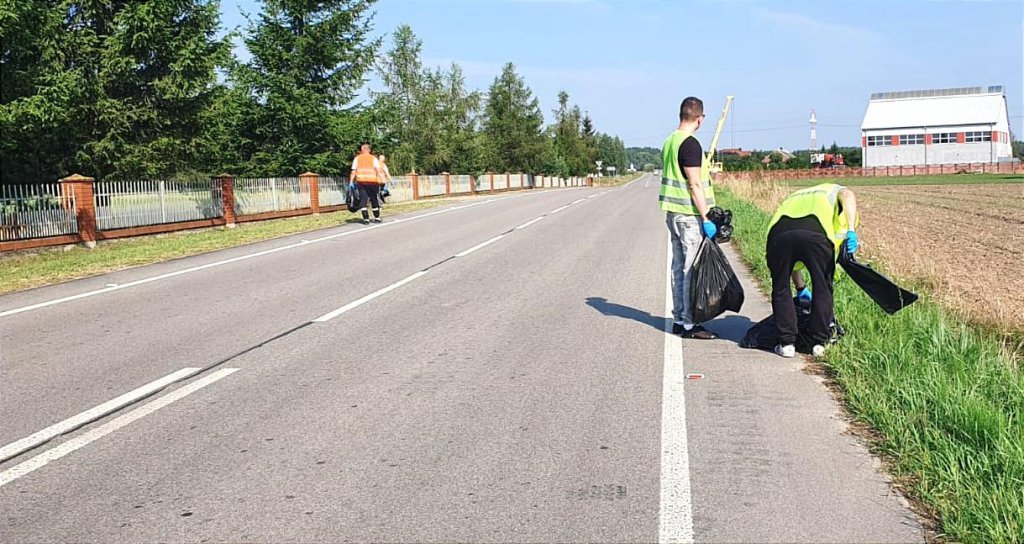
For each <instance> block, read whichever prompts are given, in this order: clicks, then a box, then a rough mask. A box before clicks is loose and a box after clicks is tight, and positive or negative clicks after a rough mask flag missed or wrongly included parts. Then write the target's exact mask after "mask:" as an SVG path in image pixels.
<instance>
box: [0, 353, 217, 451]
mask: <svg viewBox="0 0 1024 544" xmlns="http://www.w3.org/2000/svg"><path fill="white" fill-rule="evenodd" d="M201 370H202V369H201V368H183V369H181V370H179V371H177V372H173V373H171V374H168V375H166V376H164V377H163V378H160V379H158V380H154V381H152V382H149V383H147V384H146V385H143V386H142V387H139V388H137V389H135V390H133V391H129V392H128V393H125V394H123V395H121V396H120V397H117V398H115V399H112V400H108V401H107V402H104V403H103V404H100V405H98V406H95V407H93V408H90V409H88V410H86V411H84V412H82V413H80V414H78V415H74V416H71V417H69V418H67V419H65V420H64V421H61V422H59V423H55V424H53V425H50V426H49V427H47V428H45V429H43V430H41V431H39V432H37V433H33V434H31V435H29V436H26V437H25V438H22V439H21V440H18V441H16V442H11V443H10V444H7V445H6V446H4V447H2V448H0V463H2V462H4V461H7V460H8V459H10V458H12V457H14V456H16V455H19V454H21V453H22V452H25V451H28V450H30V449H32V448H34V447H36V446H38V445H39V444H42V443H44V442H46V441H47V440H50V439H52V438H53V437H55V436H59V435H62V434H64V433H66V432H68V431H70V430H72V429H77V428H78V427H81V426H82V425H85V424H86V423H89V422H91V421H96V420H97V419H99V418H101V417H103V416H105V415H107V414H109V413H111V412H116V411H117V410H120V409H121V408H122V407H124V406H127V405H129V404H131V403H133V402H135V401H137V400H139V399H141V398H144V397H146V396H149V395H151V394H153V393H155V392H157V391H159V390H161V389H163V388H164V387H167V386H168V385H170V384H172V383H174V382H177V381H181V380H183V379H185V378H187V377H189V376H192V375H194V374H196V373H198V372H199V371H201Z"/></svg>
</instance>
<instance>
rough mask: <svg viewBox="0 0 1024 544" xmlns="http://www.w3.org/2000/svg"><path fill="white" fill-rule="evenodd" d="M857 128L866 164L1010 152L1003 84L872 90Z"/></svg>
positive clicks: (977, 159) (989, 158)
mask: <svg viewBox="0 0 1024 544" xmlns="http://www.w3.org/2000/svg"><path fill="white" fill-rule="evenodd" d="M860 128H861V144H860V145H861V147H862V149H863V152H864V166H865V167H866V168H870V167H872V166H911V165H927V164H954V163H972V162H974V163H981V162H1004V161H1010V160H1012V156H1013V153H1012V150H1011V147H1010V119H1009V115H1008V113H1007V109H1006V95H1005V94H1004V93H1003V87H1002V86H990V87H965V88H961V89H936V90H930V91H898V92H888V93H874V94H872V95H871V101H870V102H869V103H868V110H867V112H866V113H865V114H864V122H863V123H861V127H860Z"/></svg>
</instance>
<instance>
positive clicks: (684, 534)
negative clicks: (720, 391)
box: [658, 238, 693, 542]
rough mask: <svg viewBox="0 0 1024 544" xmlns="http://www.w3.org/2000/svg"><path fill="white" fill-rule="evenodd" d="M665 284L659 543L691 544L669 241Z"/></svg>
mask: <svg viewBox="0 0 1024 544" xmlns="http://www.w3.org/2000/svg"><path fill="white" fill-rule="evenodd" d="M667 268H668V274H667V276H668V284H667V286H666V289H665V312H666V313H667V314H668V317H667V318H666V319H665V367H664V370H663V373H662V376H663V378H662V379H663V382H662V398H661V508H660V512H659V514H658V541H659V542H693V506H692V502H691V496H690V453H689V450H688V445H687V440H686V397H685V395H684V391H683V384H684V383H686V373H685V372H684V371H683V340H682V338H680V337H679V336H676V335H674V334H672V323H673V321H674V319H673V317H672V307H673V304H672V240H671V238H670V239H669V242H668V267H667Z"/></svg>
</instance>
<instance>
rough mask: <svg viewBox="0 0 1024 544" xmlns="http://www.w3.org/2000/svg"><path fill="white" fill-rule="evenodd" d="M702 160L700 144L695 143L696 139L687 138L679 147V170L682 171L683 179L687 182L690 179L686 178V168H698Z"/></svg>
mask: <svg viewBox="0 0 1024 544" xmlns="http://www.w3.org/2000/svg"><path fill="white" fill-rule="evenodd" d="M703 158H704V151H703V150H702V149H701V148H700V142H698V141H697V138H693V137H690V138H687V139H686V140H685V141H684V142H683V145H680V146H679V158H678V159H679V169H680V170H682V171H683V177H684V178H686V180H687V181H689V180H690V178H688V177H686V167H697V168H700V164H701V161H702V160H703Z"/></svg>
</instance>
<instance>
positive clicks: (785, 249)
mask: <svg viewBox="0 0 1024 544" xmlns="http://www.w3.org/2000/svg"><path fill="white" fill-rule="evenodd" d="M783 220H785V218H783ZM780 224H781V222H780V223H778V224H776V225H775V226H774V227H772V230H771V231H770V232H769V233H768V246H767V248H766V252H765V254H766V257H767V261H768V269H769V270H770V271H771V273H772V313H774V314H775V322H776V324H777V325H778V327H779V337H780V342H781V343H782V344H795V343H796V338H797V334H798V332H799V331H798V329H797V324H796V307H795V306H793V292H792V291H791V290H790V288H789V285H790V278H791V274H792V273H793V266H794V265H795V264H796V262H797V261H800V262H802V263H804V265H805V266H806V267H807V271H808V272H809V273H810V275H811V282H812V284H811V330H810V333H811V337H812V338H813V339H814V342H815V343H816V344H822V345H825V344H827V343H828V340H829V338H830V336H831V334H830V333H829V324H830V323H832V318H833V312H834V309H833V306H832V305H833V298H832V278H833V277H835V272H836V260H835V249H834V248H833V246H832V242H830V241H829V239H828V237H827V236H825V233H824V231H822V230H821V229H820V228H819V230H812V229H805V228H788V229H779V228H778V227H779V225H780Z"/></svg>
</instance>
